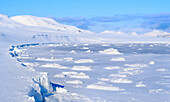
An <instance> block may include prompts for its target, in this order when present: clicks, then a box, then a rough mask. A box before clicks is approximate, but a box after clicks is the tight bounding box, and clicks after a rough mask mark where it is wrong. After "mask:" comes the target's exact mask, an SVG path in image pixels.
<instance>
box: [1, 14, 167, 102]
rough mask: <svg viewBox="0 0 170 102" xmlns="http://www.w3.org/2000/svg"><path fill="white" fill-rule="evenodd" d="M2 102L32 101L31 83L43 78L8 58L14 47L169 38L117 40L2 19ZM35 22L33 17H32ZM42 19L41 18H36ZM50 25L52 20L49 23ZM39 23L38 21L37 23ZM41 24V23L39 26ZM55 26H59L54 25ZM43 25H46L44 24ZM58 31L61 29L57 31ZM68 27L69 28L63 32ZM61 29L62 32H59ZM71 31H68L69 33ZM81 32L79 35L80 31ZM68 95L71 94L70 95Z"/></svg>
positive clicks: (146, 41) (117, 38)
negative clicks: (36, 78)
mask: <svg viewBox="0 0 170 102" xmlns="http://www.w3.org/2000/svg"><path fill="white" fill-rule="evenodd" d="M0 18H1V19H0V48H1V49H0V73H1V74H0V76H1V78H0V83H1V85H0V89H1V93H0V99H2V100H1V101H3V102H9V101H13V102H28V101H30V102H31V101H33V100H32V99H30V97H29V96H28V93H29V92H30V90H31V88H32V87H36V88H38V87H37V86H36V85H35V82H34V81H33V80H32V79H33V78H35V77H39V75H41V74H40V73H39V72H36V71H34V70H33V69H31V68H28V67H24V66H22V65H21V63H20V62H18V61H17V59H15V58H13V57H11V56H10V54H9V49H11V47H12V46H15V47H16V46H24V45H25V46H27V45H33V46H35V45H36V44H37V45H39V44H40V45H41V44H55V43H63V44H67V43H72V44H84V43H86V44H89V43H93V44H94V43H100V44H112V43H168V44H169V43H170V40H169V39H168V38H167V39H165V38H149V37H146V38H143V37H141V39H140V37H134V38H131V37H128V38H123V37H117V36H115V35H112V34H103V35H101V34H96V33H92V32H90V31H84V30H81V29H78V28H76V27H70V26H66V25H60V24H59V25H56V27H54V26H52V27H53V29H50V28H46V26H48V25H46V24H47V23H45V26H43V25H42V26H28V25H25V24H21V23H18V22H16V21H14V20H12V19H10V18H9V17H7V16H5V15H0ZM33 18H34V17H33ZM36 19H41V18H36ZM50 21H51V20H50ZM35 22H36V20H35ZM40 23H42V22H40ZM51 23H52V24H53V23H54V24H58V23H55V22H53V21H52V22H51ZM42 24H44V22H43V23H42ZM57 27H58V28H57ZM64 27H66V28H67V29H66V28H64ZM59 28H62V29H60V30H58V29H59ZM68 29H69V30H68ZM79 30H80V31H81V32H80V31H79ZM67 95H69V94H67Z"/></svg>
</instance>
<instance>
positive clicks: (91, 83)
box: [0, 15, 170, 102]
mask: <svg viewBox="0 0 170 102" xmlns="http://www.w3.org/2000/svg"><path fill="white" fill-rule="evenodd" d="M169 46H170V45H169V39H168V38H167V39H164V38H150V37H144V36H128V35H125V36H122V35H114V34H96V33H93V32H90V31H87V30H82V29H79V28H76V27H73V26H68V25H63V24H59V23H57V22H55V21H54V20H52V19H49V18H43V17H34V16H16V17H11V18H9V17H7V16H5V15H0V48H1V50H0V72H1V74H0V76H1V78H0V83H1V84H0V89H1V93H0V101H2V102H34V101H36V102H43V101H47V102H56V101H64V102H65V101H67V102H70V101H83V102H88V101H99V102H100V101H116V102H117V101H118V102H125V101H127V102H136V101H139V102H168V101H170V98H169V97H168V96H169V94H170V90H169V87H170V86H169V85H170V82H169V78H170V76H169V70H170V69H169V66H170V65H169V60H170V59H169V55H170V51H169Z"/></svg>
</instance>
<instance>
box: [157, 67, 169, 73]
mask: <svg viewBox="0 0 170 102" xmlns="http://www.w3.org/2000/svg"><path fill="white" fill-rule="evenodd" d="M156 71H160V72H167V71H168V69H165V68H160V69H156Z"/></svg>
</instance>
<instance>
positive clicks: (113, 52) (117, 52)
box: [99, 48, 122, 54]
mask: <svg viewBox="0 0 170 102" xmlns="http://www.w3.org/2000/svg"><path fill="white" fill-rule="evenodd" d="M99 53H100V54H122V53H120V52H119V51H118V50H117V49H113V48H109V49H105V50H104V51H99Z"/></svg>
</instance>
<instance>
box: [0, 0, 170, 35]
mask: <svg viewBox="0 0 170 102" xmlns="http://www.w3.org/2000/svg"><path fill="white" fill-rule="evenodd" d="M169 4H170V0H0V14H5V15H8V16H9V17H11V16H16V15H32V16H39V17H50V18H53V19H55V20H56V21H57V22H59V23H63V24H67V25H73V26H76V27H79V28H81V29H86V30H91V31H94V32H102V31H105V30H122V31H126V32H129V31H130V32H132V31H135V32H140V31H146V30H148V29H149V30H151V29H159V30H160V29H161V30H166V31H169V32H170V6H169Z"/></svg>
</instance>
